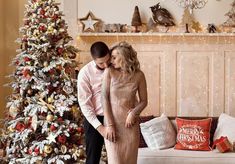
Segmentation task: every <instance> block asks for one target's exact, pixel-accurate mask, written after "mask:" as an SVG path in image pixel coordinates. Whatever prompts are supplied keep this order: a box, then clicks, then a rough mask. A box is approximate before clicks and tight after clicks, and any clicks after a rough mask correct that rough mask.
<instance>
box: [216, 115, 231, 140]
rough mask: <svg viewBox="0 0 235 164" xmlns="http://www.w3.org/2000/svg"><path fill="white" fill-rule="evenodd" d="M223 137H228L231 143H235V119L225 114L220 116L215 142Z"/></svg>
mask: <svg viewBox="0 0 235 164" xmlns="http://www.w3.org/2000/svg"><path fill="white" fill-rule="evenodd" d="M221 136H227V137H228V140H229V141H230V142H231V143H233V142H235V118H234V117H232V116H229V115H227V114H225V113H222V114H221V115H220V116H219V120H218V125H217V128H216V130H215V134H214V140H216V139H219V138H220V137H221Z"/></svg>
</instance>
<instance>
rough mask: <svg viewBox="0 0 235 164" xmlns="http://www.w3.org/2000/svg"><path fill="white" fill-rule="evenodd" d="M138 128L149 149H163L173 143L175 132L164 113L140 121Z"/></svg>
mask: <svg viewBox="0 0 235 164" xmlns="http://www.w3.org/2000/svg"><path fill="white" fill-rule="evenodd" d="M140 129H141V133H142V135H143V137H144V140H145V142H146V144H147V145H148V147H149V148H150V149H165V148H169V147H172V146H174V145H175V140H176V132H175V130H174V128H173V126H172V124H171V122H170V120H169V119H168V118H167V116H165V115H164V114H162V115H161V116H160V117H156V118H154V119H152V120H149V121H147V122H145V123H141V124H140Z"/></svg>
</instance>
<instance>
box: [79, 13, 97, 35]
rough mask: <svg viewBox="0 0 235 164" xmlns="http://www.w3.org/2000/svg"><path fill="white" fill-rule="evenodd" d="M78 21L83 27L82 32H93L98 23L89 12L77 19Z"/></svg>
mask: <svg viewBox="0 0 235 164" xmlns="http://www.w3.org/2000/svg"><path fill="white" fill-rule="evenodd" d="M79 21H80V22H81V23H82V25H83V32H95V31H96V25H97V24H98V23H100V19H97V18H95V16H94V14H93V13H92V12H91V11H89V13H88V14H87V16H85V17H84V18H81V19H79Z"/></svg>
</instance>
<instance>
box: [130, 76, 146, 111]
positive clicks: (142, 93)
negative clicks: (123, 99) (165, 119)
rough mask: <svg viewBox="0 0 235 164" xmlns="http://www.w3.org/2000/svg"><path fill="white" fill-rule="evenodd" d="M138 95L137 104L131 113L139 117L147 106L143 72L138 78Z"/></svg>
mask: <svg viewBox="0 0 235 164" xmlns="http://www.w3.org/2000/svg"><path fill="white" fill-rule="evenodd" d="M138 94H139V102H138V104H137V105H136V106H135V108H134V109H133V110H132V111H131V112H133V113H134V114H135V115H140V113H141V112H142V111H143V110H144V108H145V107H146V106H147V104H148V94H147V84H146V79H145V76H144V73H143V72H141V74H140V78H139V85H138Z"/></svg>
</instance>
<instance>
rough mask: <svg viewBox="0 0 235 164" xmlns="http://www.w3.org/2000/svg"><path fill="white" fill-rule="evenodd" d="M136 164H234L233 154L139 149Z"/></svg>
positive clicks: (215, 151)
mask: <svg viewBox="0 0 235 164" xmlns="http://www.w3.org/2000/svg"><path fill="white" fill-rule="evenodd" d="M137 164H235V152H228V153H219V152H218V150H216V149H214V150H213V151H189V150H175V149H174V148H170V149H164V150H151V149H149V148H139V152H138V162H137Z"/></svg>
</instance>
